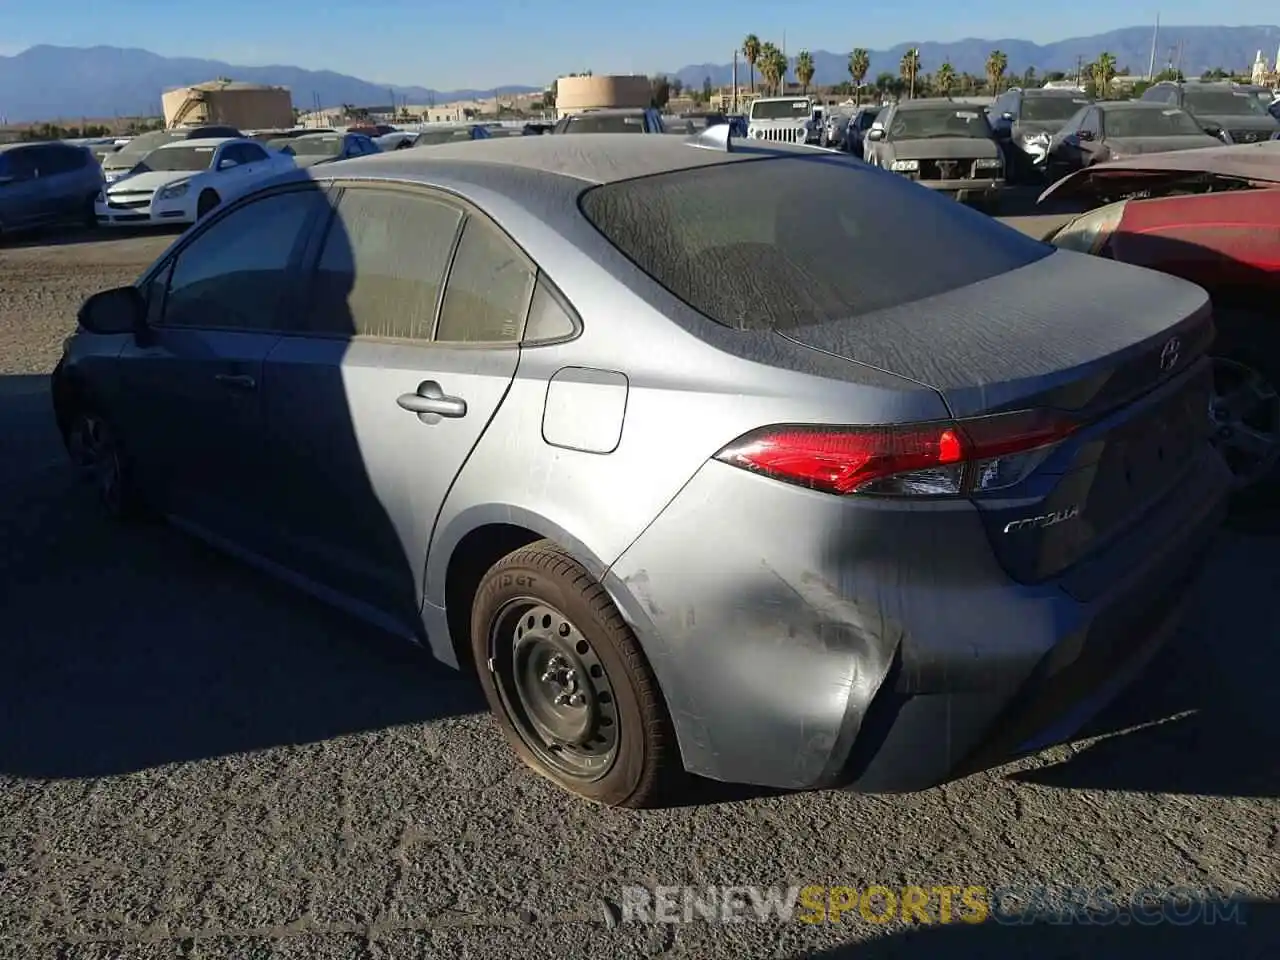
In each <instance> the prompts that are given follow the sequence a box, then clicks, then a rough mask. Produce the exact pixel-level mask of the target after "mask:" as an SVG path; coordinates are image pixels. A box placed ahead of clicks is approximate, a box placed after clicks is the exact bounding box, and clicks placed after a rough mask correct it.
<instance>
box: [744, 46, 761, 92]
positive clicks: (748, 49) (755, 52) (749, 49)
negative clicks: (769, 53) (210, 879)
mask: <svg viewBox="0 0 1280 960" xmlns="http://www.w3.org/2000/svg"><path fill="white" fill-rule="evenodd" d="M742 57H743V59H744V60H746V61H747V69H748V70H750V71H751V92H752V93H755V92H756V64H757V63H759V62H760V38H759V37H757V36H756V35H755V34H754V33H748V34H747V39H745V40H743V41H742Z"/></svg>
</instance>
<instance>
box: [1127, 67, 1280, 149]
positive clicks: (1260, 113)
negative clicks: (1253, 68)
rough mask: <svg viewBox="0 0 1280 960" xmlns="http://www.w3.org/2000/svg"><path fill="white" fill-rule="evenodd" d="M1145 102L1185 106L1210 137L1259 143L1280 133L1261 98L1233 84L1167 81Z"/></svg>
mask: <svg viewBox="0 0 1280 960" xmlns="http://www.w3.org/2000/svg"><path fill="white" fill-rule="evenodd" d="M1142 99H1143V101H1144V102H1147V103H1156V104H1164V105H1166V106H1170V107H1181V108H1182V109H1183V110H1186V111H1187V113H1189V114H1191V115H1192V116H1193V117H1195V118H1196V120H1198V121H1199V122H1200V125H1201V126H1203V127H1204V128H1205V129H1206V130H1207V131H1209V133H1210V134H1212V135H1213V136H1220V135H1222V134H1225V139H1226V140H1227V141H1228V142H1230V143H1257V142H1258V141H1260V140H1269V139H1270V138H1271V136H1272V134H1275V133H1277V132H1280V122H1278V121H1277V120H1276V118H1275V117H1273V116H1272V115H1271V114H1270V113H1269V112H1268V110H1267V108H1266V106H1264V105H1263V104H1262V103H1261V102H1260V101H1259V100H1258V97H1257V95H1256V94H1253V93H1249V92H1247V91H1246V90H1244V89H1243V88H1241V87H1240V86H1239V85H1237V84H1234V83H1231V82H1229V81H1223V82H1204V81H1198V80H1188V81H1183V82H1181V83H1178V82H1175V81H1172V80H1165V81H1161V82H1160V83H1157V84H1155V85H1154V86H1152V87H1149V88H1148V89H1147V90H1146V91H1145V92H1144V93H1143V94H1142Z"/></svg>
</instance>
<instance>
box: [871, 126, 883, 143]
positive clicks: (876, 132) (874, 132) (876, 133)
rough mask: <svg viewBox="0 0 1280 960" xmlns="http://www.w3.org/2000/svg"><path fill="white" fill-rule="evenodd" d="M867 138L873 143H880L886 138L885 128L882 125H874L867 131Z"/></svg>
mask: <svg viewBox="0 0 1280 960" xmlns="http://www.w3.org/2000/svg"><path fill="white" fill-rule="evenodd" d="M867 139H868V140H870V141H872V142H873V143H878V142H879V141H881V140H883V139H884V130H883V129H882V128H880V127H872V128H871V129H870V130H868V131H867Z"/></svg>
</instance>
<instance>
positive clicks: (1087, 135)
mask: <svg viewBox="0 0 1280 960" xmlns="http://www.w3.org/2000/svg"><path fill="white" fill-rule="evenodd" d="M1076 139H1077V140H1079V141H1081V142H1082V143H1090V142H1092V140H1093V131H1092V130H1077V131H1076Z"/></svg>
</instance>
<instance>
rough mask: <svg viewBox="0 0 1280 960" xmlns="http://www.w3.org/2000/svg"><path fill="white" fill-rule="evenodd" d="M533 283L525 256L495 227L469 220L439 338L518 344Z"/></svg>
mask: <svg viewBox="0 0 1280 960" xmlns="http://www.w3.org/2000/svg"><path fill="white" fill-rule="evenodd" d="M533 284H534V271H533V269H532V268H531V267H530V266H529V262H528V260H526V259H525V256H524V254H523V253H521V252H520V251H519V250H517V249H516V247H515V245H514V244H513V243H512V242H511V241H510V240H508V239H507V238H506V237H505V236H504V235H503V234H502V233H501V232H500V231H499V230H498V228H497V227H495V226H494V225H493V224H491V223H489V222H487V221H485V220H482V219H480V218H479V217H475V216H472V217H468V218H467V222H466V225H465V226H464V227H463V228H462V239H461V240H460V241H459V243H458V252H457V254H456V255H455V256H454V259H453V266H452V267H451V268H450V270H449V279H448V282H447V283H446V284H445V290H444V302H443V303H442V304H441V306H440V325H439V327H438V328H437V329H436V340H438V341H441V342H443V343H518V342H519V341H520V338H521V337H522V336H523V333H524V322H525V317H526V316H527V314H528V311H529V298H530V297H531V296H532V295H533Z"/></svg>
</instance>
